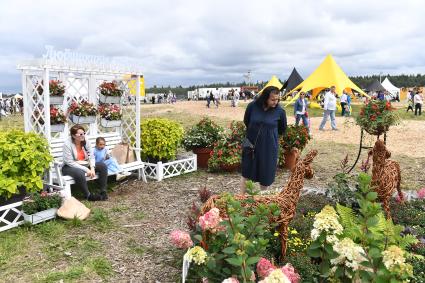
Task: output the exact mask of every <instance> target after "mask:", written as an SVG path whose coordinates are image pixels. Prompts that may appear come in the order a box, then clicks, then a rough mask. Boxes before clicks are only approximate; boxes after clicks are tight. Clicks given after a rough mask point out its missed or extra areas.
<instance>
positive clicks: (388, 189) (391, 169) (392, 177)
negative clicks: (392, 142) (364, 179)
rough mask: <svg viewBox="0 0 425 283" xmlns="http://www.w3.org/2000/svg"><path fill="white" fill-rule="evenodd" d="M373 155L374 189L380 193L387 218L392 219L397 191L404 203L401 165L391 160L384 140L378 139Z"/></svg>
mask: <svg viewBox="0 0 425 283" xmlns="http://www.w3.org/2000/svg"><path fill="white" fill-rule="evenodd" d="M370 155H372V160H373V163H372V188H373V190H374V191H375V192H377V193H378V198H379V200H380V201H381V202H382V206H383V207H384V210H385V213H386V215H387V218H391V212H390V199H391V197H392V195H393V194H394V192H395V190H397V193H398V195H399V197H400V200H401V201H403V193H402V192H401V189H400V182H401V171H400V165H399V164H398V162H396V161H394V160H389V158H390V157H391V152H389V151H388V150H387V148H386V147H385V144H384V142H383V141H382V140H380V139H378V140H377V141H376V142H375V146H374V147H373V149H372V150H370V151H369V156H370Z"/></svg>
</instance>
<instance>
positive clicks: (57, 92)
mask: <svg viewBox="0 0 425 283" xmlns="http://www.w3.org/2000/svg"><path fill="white" fill-rule="evenodd" d="M37 92H38V93H39V94H40V95H42V94H43V81H41V83H40V84H39V85H38V86H37ZM49 92H50V93H49V96H50V104H53V105H56V104H62V103H63V100H64V94H65V86H64V85H63V83H62V81H60V80H50V81H49Z"/></svg>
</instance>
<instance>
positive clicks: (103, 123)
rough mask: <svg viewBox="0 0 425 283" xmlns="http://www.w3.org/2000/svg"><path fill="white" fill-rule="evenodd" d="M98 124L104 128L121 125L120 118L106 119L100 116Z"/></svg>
mask: <svg viewBox="0 0 425 283" xmlns="http://www.w3.org/2000/svg"><path fill="white" fill-rule="evenodd" d="M100 125H101V126H102V127H104V128H114V127H121V120H106V119H105V118H102V119H100Z"/></svg>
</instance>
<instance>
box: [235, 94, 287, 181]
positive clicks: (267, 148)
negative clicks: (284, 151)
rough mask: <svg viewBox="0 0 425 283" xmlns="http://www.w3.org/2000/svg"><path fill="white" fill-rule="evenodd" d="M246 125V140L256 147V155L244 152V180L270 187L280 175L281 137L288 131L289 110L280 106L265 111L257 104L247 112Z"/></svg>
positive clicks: (254, 103)
mask: <svg viewBox="0 0 425 283" xmlns="http://www.w3.org/2000/svg"><path fill="white" fill-rule="evenodd" d="M244 123H245V125H246V127H247V134H246V136H247V138H248V139H249V140H250V141H251V143H252V144H254V145H255V151H254V153H252V152H250V151H249V150H246V149H243V151H242V176H243V177H245V178H247V179H249V180H252V181H253V182H259V183H260V184H261V185H262V186H270V185H271V184H272V183H273V182H274V179H275V175H276V167H277V158H278V151H279V140H278V137H279V135H281V134H283V133H284V132H285V130H286V124H287V123H286V113H285V110H283V108H282V107H280V106H279V105H277V106H276V107H275V108H271V109H268V110H267V111H265V110H264V109H263V107H262V106H261V105H258V103H256V102H255V101H253V102H251V103H250V104H248V107H247V108H246V111H245V116H244Z"/></svg>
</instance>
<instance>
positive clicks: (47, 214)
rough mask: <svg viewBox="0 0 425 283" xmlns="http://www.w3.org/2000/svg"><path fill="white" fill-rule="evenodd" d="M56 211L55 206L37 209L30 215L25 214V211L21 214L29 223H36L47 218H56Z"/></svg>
mask: <svg viewBox="0 0 425 283" xmlns="http://www.w3.org/2000/svg"><path fill="white" fill-rule="evenodd" d="M57 211H58V209H57V208H49V209H47V210H43V211H39V212H37V213H34V214H30V215H28V214H26V213H25V212H24V213H22V214H23V216H24V220H25V221H26V222H30V223H31V224H37V223H41V222H44V221H46V220H49V219H53V218H56V213H57Z"/></svg>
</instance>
